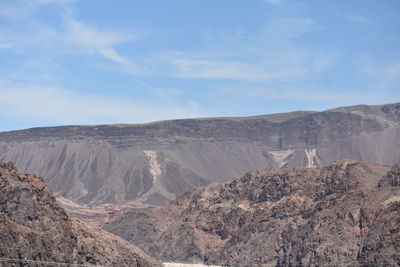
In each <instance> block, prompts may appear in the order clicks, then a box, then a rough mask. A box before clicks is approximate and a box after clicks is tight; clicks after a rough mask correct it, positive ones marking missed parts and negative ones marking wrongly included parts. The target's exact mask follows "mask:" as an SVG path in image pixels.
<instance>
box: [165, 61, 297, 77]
mask: <svg viewBox="0 0 400 267" xmlns="http://www.w3.org/2000/svg"><path fill="white" fill-rule="evenodd" d="M172 63H173V65H174V66H175V67H176V68H177V69H178V74H177V76H178V77H183V78H202V79H230V80H245V81H287V80H290V79H296V78H301V76H302V75H303V74H304V70H303V68H302V67H301V66H299V65H298V64H296V63H295V62H293V63H294V64H292V65H291V66H289V65H286V68H284V69H282V68H281V67H278V66H277V67H275V68H274V67H272V66H268V65H264V64H263V63H244V62H234V61H231V62H230V61H209V60H193V59H176V60H174V61H173V62H172Z"/></svg>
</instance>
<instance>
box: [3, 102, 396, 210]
mask: <svg viewBox="0 0 400 267" xmlns="http://www.w3.org/2000/svg"><path fill="white" fill-rule="evenodd" d="M341 158H349V159H355V160H360V161H365V162H374V163H379V164H388V165H392V164H394V163H398V162H400V103H397V104H391V105H383V106H355V107H347V108H339V109H334V110H328V111H324V112H293V113H285V114H273V115H266V116H256V117H247V118H214V119H213V118H208V119H188V120H174V121H163V122H157V123H150V124H143V125H101V126H64V127H50V128H35V129H28V130H23V131H14V132H4V133H0V161H8V160H10V161H13V162H15V163H16V165H17V166H18V168H19V169H21V170H23V171H25V172H29V173H36V174H38V175H40V176H42V177H44V179H45V181H46V183H47V184H48V185H49V187H50V188H51V189H52V190H54V192H55V193H56V194H57V195H58V196H61V197H64V198H67V199H70V200H72V201H74V202H77V203H79V204H82V205H101V204H121V203H125V202H134V203H137V204H151V205H165V204H167V203H168V202H169V201H170V200H173V199H175V198H176V197H177V196H179V195H181V194H182V193H183V192H186V191H188V190H190V189H192V188H193V187H197V186H202V185H206V184H209V183H210V182H216V181H224V180H226V179H230V178H231V177H237V176H239V175H242V174H243V173H245V172H247V171H249V170H251V169H255V168H257V169H276V168H279V167H284V166H286V167H290V166H320V165H327V164H330V163H332V162H333V161H334V160H336V159H341Z"/></svg>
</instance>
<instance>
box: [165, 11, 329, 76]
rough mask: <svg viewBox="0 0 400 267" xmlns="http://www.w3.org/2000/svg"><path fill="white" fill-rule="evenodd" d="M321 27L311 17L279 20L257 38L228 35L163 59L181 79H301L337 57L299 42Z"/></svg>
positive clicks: (327, 64)
mask: <svg viewBox="0 0 400 267" xmlns="http://www.w3.org/2000/svg"><path fill="white" fill-rule="evenodd" d="M319 28H320V27H319V26H318V25H317V24H316V23H315V22H314V21H312V20H310V19H277V20H274V21H272V22H270V23H269V25H268V26H267V27H266V29H265V30H264V32H263V34H261V35H260V36H257V38H249V37H248V36H244V37H243V36H240V35H239V36H225V37H224V38H220V39H218V42H215V46H214V47H213V48H209V49H207V50H204V51H195V52H193V51H191V52H190V53H185V52H176V51H175V52H170V51H169V52H167V53H165V54H164V55H163V56H162V57H161V58H160V60H164V61H168V62H169V63H170V66H172V67H173V68H172V70H171V71H170V72H171V73H172V75H174V76H177V77H181V78H199V79H229V80H240V81H250V82H272V81H275V82H288V81H301V80H303V79H305V78H307V77H309V76H310V75H313V73H317V72H321V71H324V70H326V69H327V68H329V66H330V65H331V64H332V62H334V60H335V54H334V53H331V52H329V51H323V50H322V49H318V48H314V47H312V48H306V47H302V46H299V45H296V38H298V37H301V36H303V35H305V34H307V33H309V32H312V31H314V30H318V29H319ZM232 44H235V45H234V46H233V45H232ZM227 47H229V49H226V48H227ZM237 55H241V57H240V58H241V59H242V60H240V59H238V58H237ZM232 58H235V59H232ZM244 59H246V60H244Z"/></svg>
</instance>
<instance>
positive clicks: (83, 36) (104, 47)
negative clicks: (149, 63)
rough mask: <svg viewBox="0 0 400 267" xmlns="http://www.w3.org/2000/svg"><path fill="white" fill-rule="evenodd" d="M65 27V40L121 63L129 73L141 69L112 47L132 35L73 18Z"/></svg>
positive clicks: (135, 72) (136, 72)
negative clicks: (91, 25) (89, 24)
mask: <svg viewBox="0 0 400 267" xmlns="http://www.w3.org/2000/svg"><path fill="white" fill-rule="evenodd" d="M66 28H67V33H66V36H65V39H66V40H67V41H69V42H71V43H73V44H77V45H82V46H84V47H86V48H88V49H89V50H90V51H92V52H95V53H97V54H99V55H101V56H102V57H104V58H106V59H108V60H111V61H113V62H115V63H118V64H120V65H122V66H123V67H124V70H125V71H127V72H129V73H132V74H138V73H140V72H141V71H142V70H141V69H140V68H139V67H138V66H137V65H136V64H135V63H134V62H133V61H131V60H130V59H129V58H127V57H124V56H122V55H121V54H120V53H118V52H117V51H116V50H115V48H114V47H113V46H114V45H117V44H119V43H122V42H125V41H127V40H130V39H132V36H130V35H129V34H127V33H124V32H121V31H110V32H107V31H100V30H98V29H96V28H94V27H90V26H88V25H86V24H85V23H83V22H80V21H78V20H75V19H69V20H68V21H67V23H66Z"/></svg>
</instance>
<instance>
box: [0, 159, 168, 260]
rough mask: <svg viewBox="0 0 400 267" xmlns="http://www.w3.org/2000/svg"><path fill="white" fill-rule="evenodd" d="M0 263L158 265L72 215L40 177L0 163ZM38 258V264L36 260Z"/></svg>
mask: <svg viewBox="0 0 400 267" xmlns="http://www.w3.org/2000/svg"><path fill="white" fill-rule="evenodd" d="M0 258H2V259H3V258H6V259H11V260H7V261H2V265H1V266H17V265H18V266H43V265H48V264H49V263H46V264H45V262H52V263H53V264H55V263H78V264H84V263H88V264H99V265H108V266H161V264H160V263H159V262H157V261H155V260H153V259H152V258H150V257H149V256H147V255H146V254H144V253H143V252H141V251H140V250H139V249H137V248H135V247H134V246H132V245H131V244H129V243H128V242H126V241H124V240H122V239H120V238H119V237H116V236H114V235H112V234H110V233H107V232H105V231H102V230H100V229H95V228H91V227H89V226H87V225H86V224H84V223H82V222H80V221H78V220H76V219H72V218H70V217H69V216H68V214H67V213H66V212H65V211H64V209H62V208H61V207H60V206H59V205H58V204H57V202H56V199H55V197H54V196H53V193H52V192H51V191H50V190H49V189H48V188H47V187H46V185H45V184H44V183H43V181H42V179H41V178H39V177H36V176H32V175H29V174H22V173H19V172H18V171H17V170H16V169H15V168H14V167H13V164H2V165H0ZM40 262H41V263H40Z"/></svg>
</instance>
